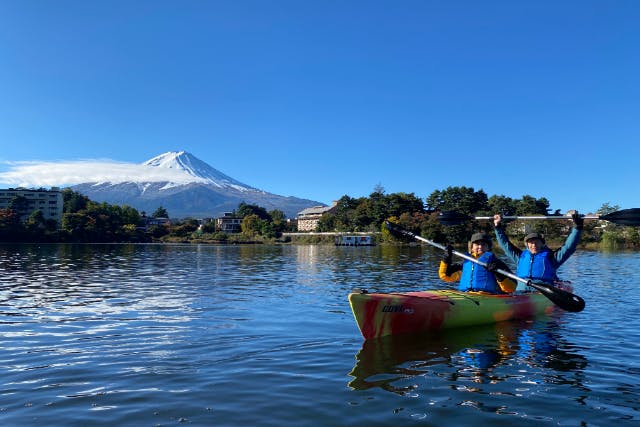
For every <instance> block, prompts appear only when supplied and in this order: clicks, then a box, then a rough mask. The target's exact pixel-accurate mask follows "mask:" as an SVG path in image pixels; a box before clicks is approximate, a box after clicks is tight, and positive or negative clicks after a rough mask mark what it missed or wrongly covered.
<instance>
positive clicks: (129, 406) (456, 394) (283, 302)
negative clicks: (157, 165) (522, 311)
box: [0, 245, 640, 426]
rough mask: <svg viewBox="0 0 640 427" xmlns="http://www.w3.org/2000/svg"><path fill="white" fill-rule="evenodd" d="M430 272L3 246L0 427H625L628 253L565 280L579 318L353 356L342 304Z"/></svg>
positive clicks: (358, 252) (272, 258)
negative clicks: (577, 301)
mask: <svg viewBox="0 0 640 427" xmlns="http://www.w3.org/2000/svg"><path fill="white" fill-rule="evenodd" d="M437 259H438V254H437V253H435V252H433V251H432V250H431V248H428V247H425V248H420V247H417V248H415V247H414V248H386V247H374V248H335V247H328V246H327V247H322V246H284V247H282V246H204V245H203V246H186V245H185V246H179V245H178V246H161V245H134V246H129V245H92V246H89V245H87V246H62V245H50V246H0V272H1V279H0V339H1V341H0V425H3V426H32V425H33V426H44V425H46V426H87V425H92V426H96V425H109V426H155V425H163V426H166V425H178V424H180V425H197V426H209V425H210V426H249V425H260V426H270V425H271V426H282V425H291V426H307V425H308V426H319V425H326V426H333V425H335V426H341V425H367V426H386V425H421V426H442V425H487V424H488V423H490V422H499V423H501V424H500V425H504V426H511V425H513V426H529V425H530V426H538V425H553V426H556V425H560V426H611V425H617V426H626V425H629V426H631V425H633V426H637V425H640V412H639V410H640V358H639V357H638V355H639V354H640V320H638V306H639V304H640V286H639V285H640V271H639V268H638V266H640V254H637V253H615V254H602V253H591V252H581V253H577V254H576V255H574V256H573V257H572V258H571V259H570V260H569V261H568V262H567V264H565V265H564V266H563V268H562V270H561V272H562V273H563V274H562V276H563V278H565V279H569V280H571V281H572V282H573V283H574V288H575V292H576V293H577V294H579V295H581V296H582V297H584V298H585V300H586V301H587V308H586V309H585V311H583V312H582V313H577V314H569V313H565V314H563V315H560V316H555V317H551V318H543V319H538V320H536V321H533V322H522V323H504V324H499V325H491V326H487V327H479V328H470V329H467V330H460V331H455V332H451V333H447V334H440V335H433V336H415V337H409V339H407V338H400V339H386V340H378V341H370V342H366V343H365V342H363V340H362V338H361V336H360V334H359V332H358V330H357V328H356V325H355V322H354V320H353V318H352V315H351V312H350V309H349V306H348V303H347V300H346V296H347V294H348V292H349V291H350V290H351V289H352V288H356V287H364V288H369V289H377V290H384V291H394V290H415V289H424V288H444V287H445V286H446V285H445V284H443V283H442V282H439V281H438V280H437V274H436V265H437ZM579 272H581V273H579Z"/></svg>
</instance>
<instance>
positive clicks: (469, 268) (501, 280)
mask: <svg viewBox="0 0 640 427" xmlns="http://www.w3.org/2000/svg"><path fill="white" fill-rule="evenodd" d="M470 250H471V253H470V255H471V256H472V257H474V258H475V259H477V260H478V261H481V262H484V263H486V264H487V267H486V268H485V267H484V266H482V265H480V264H477V263H475V262H472V261H469V260H464V261H463V262H462V263H455V264H454V263H453V262H452V253H453V248H452V247H451V245H447V247H446V250H445V254H444V256H443V258H442V260H441V261H440V268H439V269H438V276H440V278H441V279H442V280H444V281H445V282H455V281H459V282H460V283H459V285H458V290H459V291H483V292H489V293H492V294H503V293H508V292H513V291H514V289H515V288H516V283H515V282H514V281H513V280H511V279H510V278H508V277H506V276H504V275H502V274H500V273H498V272H497V271H496V270H498V269H501V270H505V271H508V272H511V271H510V270H509V267H507V265H506V264H505V263H504V262H503V261H502V260H500V259H499V258H497V257H496V256H495V255H494V254H493V253H491V252H490V251H491V238H490V237H489V235H487V234H484V233H475V234H474V235H473V236H471V242H470Z"/></svg>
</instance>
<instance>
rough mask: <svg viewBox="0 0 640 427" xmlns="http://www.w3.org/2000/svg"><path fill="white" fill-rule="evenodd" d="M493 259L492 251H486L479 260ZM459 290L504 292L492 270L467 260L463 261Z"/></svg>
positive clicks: (487, 260)
mask: <svg viewBox="0 0 640 427" xmlns="http://www.w3.org/2000/svg"><path fill="white" fill-rule="evenodd" d="M492 259H493V254H492V253H491V252H485V253H483V254H482V255H480V257H479V258H478V261H482V262H485V263H487V262H489V261H491V260H492ZM458 290H459V291H484V292H491V293H494V294H501V293H503V292H502V291H501V290H500V288H499V287H498V282H496V277H495V276H494V275H493V273H492V272H490V271H489V270H487V269H486V268H484V267H482V266H481V265H478V264H476V263H475V262H471V261H469V260H465V261H464V262H463V263H462V275H461V276H460V283H459V284H458Z"/></svg>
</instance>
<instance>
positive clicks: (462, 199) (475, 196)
mask: <svg viewBox="0 0 640 427" xmlns="http://www.w3.org/2000/svg"><path fill="white" fill-rule="evenodd" d="M426 207H427V209H428V210H431V211H457V212H461V213H464V214H474V213H476V212H478V211H486V210H488V209H489V202H488V198H487V194H486V193H485V192H484V191H483V190H478V191H475V190H474V189H473V187H447V188H446V189H444V190H436V191H434V192H432V193H431V194H430V195H429V197H427V199H426Z"/></svg>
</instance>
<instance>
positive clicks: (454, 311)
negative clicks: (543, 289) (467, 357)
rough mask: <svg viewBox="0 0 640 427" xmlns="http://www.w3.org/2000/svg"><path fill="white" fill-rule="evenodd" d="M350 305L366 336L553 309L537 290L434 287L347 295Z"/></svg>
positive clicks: (517, 316)
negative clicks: (505, 292) (492, 291)
mask: <svg viewBox="0 0 640 427" xmlns="http://www.w3.org/2000/svg"><path fill="white" fill-rule="evenodd" d="M349 304H350V305H351V310H352V311H353V316H354V317H355V319H356V323H357V324H358V328H360V332H361V333H362V336H363V337H364V338H365V339H370V338H378V337H383V336H387V335H397V334H406V333H417V332H426V331H436V330H440V329H449V328H459V327H463V326H472V325H483V324H489V323H496V322H502V321H505V320H514V319H528V318H532V317H536V316H539V315H543V314H550V313H552V312H553V311H554V309H555V305H554V304H553V303H552V302H551V301H550V300H549V299H548V298H546V297H545V296H544V295H542V294H541V293H539V292H531V293H523V294H516V295H495V294H488V293H484V292H460V291H453V290H433V291H417V292H398V293H369V292H367V291H366V290H360V291H354V292H352V293H350V294H349Z"/></svg>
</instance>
